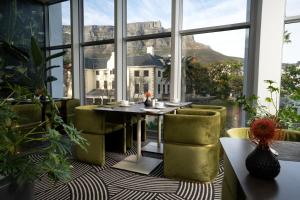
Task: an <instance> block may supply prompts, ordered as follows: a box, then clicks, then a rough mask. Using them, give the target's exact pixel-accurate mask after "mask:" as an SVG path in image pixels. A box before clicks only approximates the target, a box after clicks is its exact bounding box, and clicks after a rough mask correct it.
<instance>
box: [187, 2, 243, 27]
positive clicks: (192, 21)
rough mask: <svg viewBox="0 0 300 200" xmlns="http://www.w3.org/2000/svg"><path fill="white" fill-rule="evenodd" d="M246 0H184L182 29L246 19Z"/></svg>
mask: <svg viewBox="0 0 300 200" xmlns="http://www.w3.org/2000/svg"><path fill="white" fill-rule="evenodd" d="M246 10H247V1H246V0H223V1H220V0H212V1H207V0H184V1H183V29H191V28H200V27H207V26H215V25H224V24H231V23H237V22H245V21H246Z"/></svg>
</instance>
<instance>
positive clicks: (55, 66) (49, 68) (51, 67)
mask: <svg viewBox="0 0 300 200" xmlns="http://www.w3.org/2000/svg"><path fill="white" fill-rule="evenodd" d="M57 67H60V66H59V65H53V66H50V67H47V68H46V71H48V70H51V69H54V68H57Z"/></svg>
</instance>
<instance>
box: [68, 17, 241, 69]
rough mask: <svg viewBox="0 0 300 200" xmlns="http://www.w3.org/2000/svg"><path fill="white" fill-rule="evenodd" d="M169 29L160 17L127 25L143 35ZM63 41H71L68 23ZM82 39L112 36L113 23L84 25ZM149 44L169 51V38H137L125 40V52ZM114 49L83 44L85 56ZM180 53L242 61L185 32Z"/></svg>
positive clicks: (101, 54) (143, 49) (205, 59)
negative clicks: (130, 40) (164, 26)
mask: <svg viewBox="0 0 300 200" xmlns="http://www.w3.org/2000/svg"><path fill="white" fill-rule="evenodd" d="M168 31H170V30H169V29H165V28H163V27H162V25H161V22H159V21H150V22H136V23H129V24H128V25H127V35H128V36H134V35H145V34H150V33H162V32H168ZM63 32H64V39H65V41H64V42H65V44H67V43H70V39H71V38H70V32H71V29H70V26H64V27H63ZM83 34H84V41H85V42H91V41H97V40H103V39H113V38H114V26H99V25H89V26H85V27H84V33H83ZM149 46H153V47H154V54H156V55H159V56H162V57H167V56H169V55H170V54H171V52H170V49H171V39H170V38H159V39H152V40H140V41H133V42H127V54H128V56H134V55H141V54H144V53H146V49H147V47H149ZM113 50H114V45H113V44H108V45H100V46H99V45H98V46H90V47H84V56H85V57H86V58H108V57H110V55H111V52H112V51H113ZM182 56H194V57H196V58H197V60H198V61H199V62H200V63H203V64H208V63H215V62H226V61H242V60H243V59H242V58H235V57H230V56H226V55H223V54H221V53H219V52H217V51H214V50H213V49H211V48H210V47H209V46H208V45H205V44H202V43H199V42H196V41H195V40H194V37H193V36H192V35H190V36H184V37H183V40H182Z"/></svg>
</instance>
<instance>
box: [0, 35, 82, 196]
mask: <svg viewBox="0 0 300 200" xmlns="http://www.w3.org/2000/svg"><path fill="white" fill-rule="evenodd" d="M31 41H32V47H31V53H30V54H27V53H26V52H24V51H22V50H20V49H18V48H17V47H15V46H13V45H12V44H10V43H7V42H0V51H2V52H3V51H5V52H6V54H7V55H4V54H1V56H0V61H1V62H0V67H1V70H0V75H1V77H0V83H1V84H0V90H1V91H3V90H4V89H5V90H6V91H10V92H11V94H10V95H9V96H8V97H6V98H3V96H2V99H1V98H0V187H2V186H3V185H1V184H2V182H3V177H5V178H4V183H5V184H4V185H5V187H7V188H8V189H7V190H5V192H4V193H2V194H0V195H5V196H3V198H4V199H10V198H13V199H18V197H20V196H21V198H20V199H26V198H27V199H31V198H32V193H31V192H30V191H32V189H31V188H32V184H33V183H34V180H36V179H37V178H39V177H40V176H41V175H48V177H49V178H50V179H52V180H55V181H57V180H64V181H66V180H68V179H70V170H71V167H72V166H71V165H70V162H69V159H70V157H71V152H72V146H73V145H74V144H76V145H79V146H80V147H82V148H85V145H86V144H87V143H86V140H85V139H83V138H82V137H81V136H80V132H79V131H78V130H76V129H75V128H74V126H73V125H68V124H65V123H64V121H63V120H62V118H61V117H60V115H59V111H58V109H57V107H56V104H55V102H54V100H53V99H52V98H51V95H49V94H48V93H47V90H46V83H47V81H53V80H55V78H54V77H52V76H48V74H47V71H48V70H50V69H52V68H55V67H59V66H52V67H47V66H46V62H47V61H49V60H50V59H52V58H55V57H58V56H61V55H63V54H64V53H59V54H55V55H52V56H50V57H47V58H45V57H44V55H43V53H42V50H41V49H40V48H39V47H38V45H37V42H36V41H35V39H34V38H33V37H32V39H31ZM7 58H8V60H7ZM12 58H14V60H11V59H12ZM30 58H31V59H32V60H30ZM11 63H13V64H11ZM16 71H19V72H20V73H19V74H18V76H19V77H20V78H21V79H20V81H16V79H15V77H14V76H13V75H14V72H16ZM37 91H42V95H44V96H45V99H47V112H46V114H47V116H45V117H44V118H45V120H44V121H41V122H40V123H38V124H35V125H34V126H32V127H30V129H28V128H26V129H24V128H22V124H21V123H20V117H19V116H18V113H17V112H15V111H14V110H13V107H14V106H15V105H18V104H20V103H21V102H20V101H19V100H21V101H23V100H24V99H28V98H31V104H36V106H38V107H40V109H42V106H45V103H44V102H42V101H39V100H36V99H35V98H33V97H34V95H37ZM3 94H7V92H5V93H2V95H3ZM11 97H13V98H14V101H13V103H11V101H9V100H10V98H11ZM13 104H14V105H13ZM44 109H45V108H44ZM31 114H32V113H28V118H30V117H31ZM3 191H4V190H2V189H1V192H3ZM18 195H19V196H18ZM26 196H27V197H26ZM1 198H2V196H1Z"/></svg>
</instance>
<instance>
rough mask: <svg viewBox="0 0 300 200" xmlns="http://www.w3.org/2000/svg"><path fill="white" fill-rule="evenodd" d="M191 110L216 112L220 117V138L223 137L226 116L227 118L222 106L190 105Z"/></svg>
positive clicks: (225, 110)
mask: <svg viewBox="0 0 300 200" xmlns="http://www.w3.org/2000/svg"><path fill="white" fill-rule="evenodd" d="M191 108H193V109H200V110H211V111H218V112H219V113H220V117H221V136H224V135H225V128H226V116H227V109H226V107H224V106H217V105H199V104H192V105H191Z"/></svg>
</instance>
